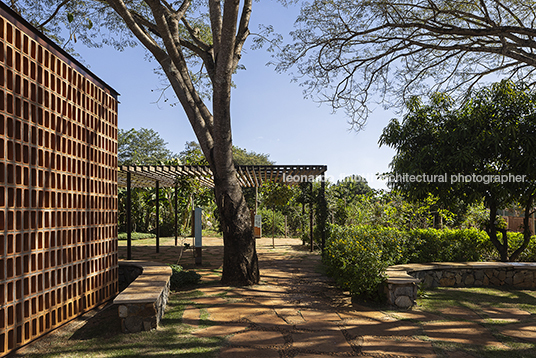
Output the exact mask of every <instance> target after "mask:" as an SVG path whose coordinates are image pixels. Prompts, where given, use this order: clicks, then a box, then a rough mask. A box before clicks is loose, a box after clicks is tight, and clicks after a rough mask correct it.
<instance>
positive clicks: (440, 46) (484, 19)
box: [278, 0, 536, 128]
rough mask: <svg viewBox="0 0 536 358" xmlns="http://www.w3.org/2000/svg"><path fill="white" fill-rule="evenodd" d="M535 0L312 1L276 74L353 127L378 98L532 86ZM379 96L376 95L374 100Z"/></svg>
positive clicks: (535, 45)
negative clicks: (498, 83) (500, 80)
mask: <svg viewBox="0 0 536 358" xmlns="http://www.w3.org/2000/svg"><path fill="white" fill-rule="evenodd" d="M535 5H536V3H535V2H534V0H527V1H519V0H480V1H472V2H468V1H465V0H408V1H406V0H379V1H368V0H333V1H324V0H314V1H311V2H307V3H304V5H303V7H302V10H301V14H300V16H299V17H298V19H297V22H296V30H295V31H294V32H293V33H292V35H293V39H294V41H293V43H292V44H290V45H288V46H286V47H285V49H284V51H283V53H282V55H281V58H280V60H281V62H280V63H279V65H278V69H279V70H288V69H290V68H291V67H293V66H294V67H295V69H296V71H297V75H296V77H298V78H300V79H303V77H305V78H308V79H306V80H304V85H305V86H306V89H307V93H308V94H314V93H316V92H317V91H318V92H320V93H319V100H321V101H327V102H329V103H331V105H332V106H333V107H334V108H335V109H338V108H344V109H346V112H347V113H348V115H349V116H350V117H351V118H353V124H354V125H355V126H356V128H360V127H361V126H362V125H363V124H364V122H365V119H366V114H367V105H368V104H370V101H371V100H374V99H376V100H377V101H378V102H379V103H383V104H384V105H386V106H390V105H391V104H392V103H395V104H399V105H402V104H403V103H404V102H405V101H406V100H408V97H410V96H411V95H425V94H428V93H430V92H445V91H455V90H459V92H458V93H462V94H463V93H465V90H466V89H468V88H471V87H472V86H474V85H475V84H476V83H477V82H479V81H481V80H482V79H483V78H485V77H486V76H487V75H489V74H492V73H497V74H504V75H506V76H507V77H508V78H512V79H518V80H519V79H523V80H525V81H526V82H527V83H531V81H532V78H533V75H534V71H535V65H536V55H535V53H536V52H535V50H536V41H535V40H534V38H535V36H536V29H534V26H533V24H534V22H535V21H536V13H535V11H536V6H535ZM373 93H378V94H379V97H375V98H374V97H372V96H371V95H372V94H373Z"/></svg>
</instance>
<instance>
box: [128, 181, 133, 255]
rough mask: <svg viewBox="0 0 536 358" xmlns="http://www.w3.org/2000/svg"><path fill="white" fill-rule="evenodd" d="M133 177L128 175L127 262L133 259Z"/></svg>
mask: <svg viewBox="0 0 536 358" xmlns="http://www.w3.org/2000/svg"><path fill="white" fill-rule="evenodd" d="M130 191H131V175H130V172H128V173H127V260H131V259H132V207H131V201H132V200H131V196H130Z"/></svg>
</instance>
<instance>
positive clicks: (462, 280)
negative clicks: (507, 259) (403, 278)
mask: <svg viewBox="0 0 536 358" xmlns="http://www.w3.org/2000/svg"><path fill="white" fill-rule="evenodd" d="M410 275H411V276H413V277H416V278H418V279H420V280H421V282H422V285H423V287H424V288H433V287H480V286H484V287H488V286H491V287H503V286H505V287H514V288H521V289H535V288H536V280H535V271H534V270H519V269H517V268H515V267H511V268H504V267H500V268H494V269H444V270H430V271H417V272H410Z"/></svg>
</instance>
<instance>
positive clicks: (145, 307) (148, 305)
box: [114, 260, 172, 333]
mask: <svg viewBox="0 0 536 358" xmlns="http://www.w3.org/2000/svg"><path fill="white" fill-rule="evenodd" d="M119 266H120V267H121V266H123V272H124V273H125V278H124V279H125V280H127V276H129V277H131V278H132V276H133V275H135V274H136V272H137V271H138V270H139V269H141V270H142V272H141V274H140V275H139V276H137V277H136V278H135V280H134V281H133V282H132V283H131V284H130V285H128V287H127V288H126V289H125V290H124V291H123V292H121V293H120V294H119V295H118V296H117V297H116V298H115V299H114V304H116V305H118V312H119V317H120V319H121V330H122V331H123V332H124V333H133V332H140V331H150V330H152V329H156V328H157V327H158V323H159V322H160V320H161V319H162V316H163V315H164V311H165V308H166V304H167V301H168V297H169V287H170V278H171V273H172V271H171V268H170V267H169V266H167V265H162V264H159V263H154V262H148V261H137V260H129V261H119Z"/></svg>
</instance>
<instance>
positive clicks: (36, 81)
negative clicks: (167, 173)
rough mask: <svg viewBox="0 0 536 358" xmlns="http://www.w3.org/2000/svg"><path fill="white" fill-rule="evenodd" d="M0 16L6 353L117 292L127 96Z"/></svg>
mask: <svg viewBox="0 0 536 358" xmlns="http://www.w3.org/2000/svg"><path fill="white" fill-rule="evenodd" d="M0 15H1V16H0V183H1V187H0V356H3V355H5V354H7V353H8V352H9V351H11V350H13V349H15V348H17V347H19V346H21V345H23V344H25V343H27V342H29V341H30V340H32V339H34V338H36V337H39V336H41V335H43V334H44V333H46V332H48V331H50V330H52V329H54V328H56V327H57V326H59V325H61V324H63V323H65V322H66V321H68V320H70V319H72V318H74V317H76V316H77V315H79V314H80V313H82V312H84V311H86V310H88V309H90V308H93V307H95V306H96V305H98V304H100V303H102V302H104V301H107V300H109V299H110V298H111V297H112V296H114V295H115V294H116V293H117V241H116V238H117V93H116V92H115V91H113V89H111V88H109V87H108V86H107V85H106V84H104V83H103V82H102V81H100V80H99V79H98V78H97V77H96V76H95V75H93V74H92V73H91V72H89V71H88V70H87V69H85V68H84V67H83V66H81V65H80V64H79V63H78V62H76V61H75V60H73V59H72V58H70V57H69V55H67V54H66V53H64V52H63V51H62V50H60V49H59V48H58V47H57V46H55V45H54V44H52V43H51V42H50V41H48V40H47V39H46V38H44V37H43V35H41V34H40V33H38V32H37V31H36V30H34V29H33V28H32V27H31V26H30V25H29V24H28V23H26V22H25V21H24V20H22V19H21V18H19V17H18V15H16V14H14V13H12V12H11V11H10V10H9V9H8V8H7V7H6V6H5V5H3V4H1V3H0Z"/></svg>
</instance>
